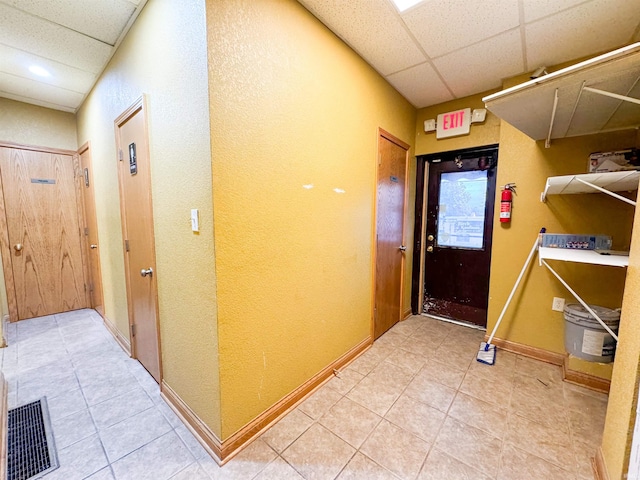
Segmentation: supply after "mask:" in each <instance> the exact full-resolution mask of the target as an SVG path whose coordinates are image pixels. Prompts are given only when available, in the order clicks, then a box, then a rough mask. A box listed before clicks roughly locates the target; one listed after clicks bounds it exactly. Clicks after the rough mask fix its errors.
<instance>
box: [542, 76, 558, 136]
mask: <svg viewBox="0 0 640 480" xmlns="http://www.w3.org/2000/svg"><path fill="white" fill-rule="evenodd" d="M556 110H558V89H557V88H556V91H555V94H554V97H553V110H552V111H551V121H550V122H549V134H548V135H547V140H546V141H545V142H544V148H550V147H551V132H552V131H553V124H554V122H555V121H556Z"/></svg>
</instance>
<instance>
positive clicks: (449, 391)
mask: <svg viewBox="0 0 640 480" xmlns="http://www.w3.org/2000/svg"><path fill="white" fill-rule="evenodd" d="M404 393H405V394H406V395H408V396H410V397H411V398H414V399H416V400H419V401H421V402H423V403H426V404H427V405H430V406H432V407H434V408H437V409H438V410H440V411H441V412H444V413H446V412H447V411H448V410H449V406H450V405H451V402H453V397H455V395H456V391H455V390H454V389H453V388H449V387H447V386H445V385H442V384H440V383H436V382H433V381H431V380H429V379H428V377H426V376H419V375H416V377H415V378H414V379H413V380H412V381H411V383H410V384H409V386H408V387H407V389H406V390H405V391H404Z"/></svg>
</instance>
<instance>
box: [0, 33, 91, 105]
mask: <svg viewBox="0 0 640 480" xmlns="http://www.w3.org/2000/svg"><path fill="white" fill-rule="evenodd" d="M32 65H37V66H39V67H42V68H44V69H45V70H47V71H48V72H49V73H51V76H50V77H38V76H36V75H35V74H33V73H31V72H30V71H29V67H30V66H32ZM0 72H4V73H10V74H12V75H15V76H18V77H24V78H28V79H32V80H37V81H39V82H42V83H47V84H49V85H53V86H56V87H61V88H65V89H67V90H73V91H75V92H79V93H84V92H88V91H89V90H90V89H91V87H92V86H93V84H94V82H95V80H96V75H95V74H93V73H90V72H85V71H84V70H78V69H77V68H73V67H70V66H68V65H64V64H62V63H59V62H54V61H53V60H49V59H47V58H42V57H39V56H37V55H33V54H31V53H28V52H24V51H22V50H18V49H16V48H13V47H7V46H6V45H2V44H0Z"/></svg>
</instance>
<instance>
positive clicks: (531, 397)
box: [510, 375, 569, 427]
mask: <svg viewBox="0 0 640 480" xmlns="http://www.w3.org/2000/svg"><path fill="white" fill-rule="evenodd" d="M510 411H512V412H514V413H517V414H518V415H520V416H521V417H525V418H528V419H529V420H533V421H534V422H538V423H542V424H545V425H548V426H551V427H553V426H554V425H565V426H568V420H569V417H568V411H567V409H566V406H565V401H564V395H563V390H562V386H561V385H560V386H557V385H554V384H547V385H544V384H543V383H542V382H540V381H539V380H538V379H537V378H534V377H528V376H526V375H522V376H520V377H517V378H516V379H515V382H514V387H513V394H512V396H511V404H510Z"/></svg>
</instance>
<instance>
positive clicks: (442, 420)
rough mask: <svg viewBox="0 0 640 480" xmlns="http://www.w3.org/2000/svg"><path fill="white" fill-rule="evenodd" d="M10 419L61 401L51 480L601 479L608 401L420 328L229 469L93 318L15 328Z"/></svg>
mask: <svg viewBox="0 0 640 480" xmlns="http://www.w3.org/2000/svg"><path fill="white" fill-rule="evenodd" d="M5 333H6V336H7V341H8V343H9V347H7V348H5V349H0V354H1V355H2V370H3V372H4V374H5V376H6V378H7V380H8V382H9V408H13V407H15V406H17V405H21V404H24V403H26V402H29V401H33V400H36V399H38V398H41V397H42V396H46V397H47V401H48V405H49V411H50V415H51V422H52V425H53V430H54V436H55V442H56V447H57V450H58V457H59V461H60V468H59V469H58V470H55V471H53V472H51V473H50V474H48V475H46V476H44V477H43V478H44V479H45V480H51V479H65V480H73V479H85V478H88V479H91V480H103V479H114V478H115V479H118V480H143V479H153V480H166V479H182V480H199V479H215V480H224V479H239V480H249V479H257V480H267V479H273V480H285V479H298V480H300V479H308V480H315V479H334V478H339V479H341V480H345V479H362V480H375V479H390V480H398V479H406V480H414V479H419V480H464V479H467V480H471V479H473V480H489V479H500V480H536V479H540V480H542V479H545V480H549V479H551V480H555V479H557V480H592V479H593V475H592V473H591V466H590V460H589V457H590V456H592V455H593V453H594V452H595V450H596V448H597V446H598V445H599V442H600V435H601V432H602V427H603V424H604V414H605V410H606V401H607V399H606V396H605V395H602V394H599V393H595V392H591V391H589V390H586V389H583V388H580V387H577V386H573V385H570V384H568V383H564V382H562V377H561V369H560V368H559V367H556V366H552V365H549V364H545V363H541V362H537V361H534V360H530V359H527V358H524V357H521V356H517V355H513V354H509V353H506V352H502V351H499V352H498V354H497V359H496V365H495V366H493V367H490V366H486V365H482V364H479V363H477V362H476V361H475V355H476V352H477V349H478V346H479V342H480V340H481V339H482V336H483V333H482V332H479V331H476V330H469V329H466V328H464V327H459V326H456V325H452V324H448V323H441V322H438V321H435V320H432V319H429V318H426V317H419V316H416V317H411V318H410V319H408V320H406V321H404V322H401V323H399V324H397V325H396V326H395V327H393V328H392V329H391V330H390V331H389V332H388V333H386V334H385V335H383V336H382V337H381V338H380V339H379V340H378V341H377V342H376V343H375V345H374V346H373V347H372V348H371V349H370V350H369V351H368V352H366V353H365V354H364V355H362V356H361V357H360V358H358V359H357V360H356V361H354V362H353V363H352V364H351V365H349V367H348V368H346V369H344V370H343V371H342V372H340V374H339V377H335V378H332V379H331V380H330V381H329V382H327V383H326V384H325V385H324V386H322V387H321V388H320V389H318V390H317V391H316V392H315V393H314V394H313V395H312V396H311V397H310V398H308V399H307V400H306V401H304V402H302V403H301V404H300V405H298V406H297V407H296V408H295V409H294V410H292V411H291V412H290V413H289V414H288V415H287V416H286V417H284V418H283V419H282V420H280V422H278V423H277V424H276V425H274V426H273V427H272V428H271V429H270V430H268V431H267V432H265V433H263V434H262V436H261V437H260V438H258V439H257V440H256V441H254V442H253V443H252V444H250V445H249V446H248V447H247V448H246V449H245V450H244V451H242V452H241V453H240V454H239V455H238V456H237V457H235V458H234V459H232V460H231V461H229V463H228V464H227V465H225V466H224V467H222V468H221V467H219V466H218V465H217V464H216V463H215V462H214V461H213V460H212V459H211V458H210V457H209V456H208V455H207V453H206V452H205V450H204V449H203V448H202V447H201V446H200V444H199V443H198V442H197V441H196V440H195V438H194V437H193V436H192V435H191V434H190V433H189V431H188V430H187V428H186V427H185V426H184V425H183V424H182V423H181V422H180V420H179V419H178V418H177V417H176V416H175V415H174V413H173V412H172V411H171V409H170V408H169V407H168V406H167V405H166V404H165V403H164V401H163V400H162V399H161V398H160V394H159V389H158V386H157V384H156V383H155V382H154V381H153V380H152V378H151V377H150V376H149V374H148V373H147V372H146V370H144V369H143V368H142V367H141V365H140V364H139V363H138V362H137V361H135V360H131V359H130V358H127V356H126V355H125V353H124V352H123V351H122V350H121V349H120V347H119V346H118V345H117V344H116V343H115V341H114V340H113V338H112V337H111V335H110V334H109V333H108V331H107V330H106V328H105V327H104V325H103V323H102V319H101V318H100V317H99V316H98V314H97V313H95V312H94V311H92V310H80V311H75V312H69V313H65V314H61V315H52V316H48V317H42V318H38V319H33V320H27V321H22V322H19V323H17V324H9V325H8V329H7V331H6V332H5Z"/></svg>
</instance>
